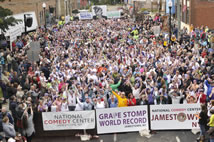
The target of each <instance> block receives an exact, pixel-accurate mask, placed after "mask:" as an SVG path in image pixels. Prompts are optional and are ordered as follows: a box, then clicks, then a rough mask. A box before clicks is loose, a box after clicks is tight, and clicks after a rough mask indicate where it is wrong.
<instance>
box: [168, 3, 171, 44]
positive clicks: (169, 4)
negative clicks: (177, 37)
mask: <svg viewBox="0 0 214 142" xmlns="http://www.w3.org/2000/svg"><path fill="white" fill-rule="evenodd" d="M168 6H169V43H170V44H171V36H172V31H171V9H172V0H169V2H168Z"/></svg>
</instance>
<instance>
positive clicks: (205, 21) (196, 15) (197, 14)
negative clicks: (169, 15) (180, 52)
mask: <svg viewBox="0 0 214 142" xmlns="http://www.w3.org/2000/svg"><path fill="white" fill-rule="evenodd" d="M175 4H176V2H175ZM176 9H177V4H176ZM180 9H181V21H182V22H183V23H185V24H188V25H191V24H193V25H194V27H200V26H202V25H203V26H208V27H209V28H211V29H214V16H213V13H214V0H180ZM176 12H177V10H176ZM176 15H177V13H176Z"/></svg>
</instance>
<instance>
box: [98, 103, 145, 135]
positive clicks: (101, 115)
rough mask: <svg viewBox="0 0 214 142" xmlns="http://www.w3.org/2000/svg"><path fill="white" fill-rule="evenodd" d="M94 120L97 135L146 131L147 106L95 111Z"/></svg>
mask: <svg viewBox="0 0 214 142" xmlns="http://www.w3.org/2000/svg"><path fill="white" fill-rule="evenodd" d="M96 119H97V133H98V134H104V133H115V132H130V131H139V130H142V129H148V111H147V106H134V107H120V108H108V109H97V110H96Z"/></svg>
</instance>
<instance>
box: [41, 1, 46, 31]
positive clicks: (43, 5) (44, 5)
mask: <svg viewBox="0 0 214 142" xmlns="http://www.w3.org/2000/svg"><path fill="white" fill-rule="evenodd" d="M42 7H43V10H44V20H45V25H44V27H45V30H46V11H45V8H46V3H43V4H42Z"/></svg>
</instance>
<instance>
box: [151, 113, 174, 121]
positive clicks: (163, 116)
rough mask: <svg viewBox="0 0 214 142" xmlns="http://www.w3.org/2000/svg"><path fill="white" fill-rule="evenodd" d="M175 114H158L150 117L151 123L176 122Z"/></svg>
mask: <svg viewBox="0 0 214 142" xmlns="http://www.w3.org/2000/svg"><path fill="white" fill-rule="evenodd" d="M176 117H177V114H159V115H152V121H156V120H176V119H177V118H176Z"/></svg>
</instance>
